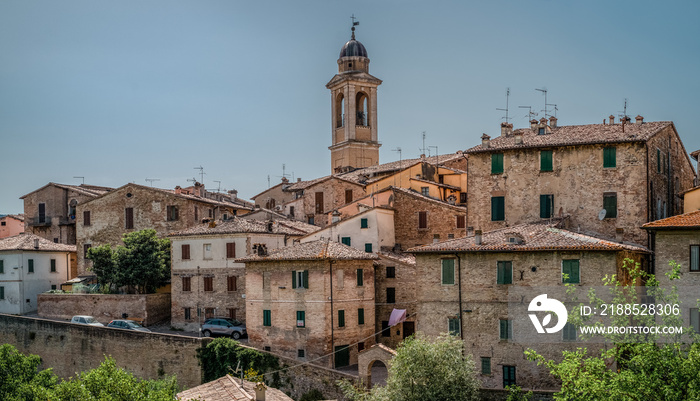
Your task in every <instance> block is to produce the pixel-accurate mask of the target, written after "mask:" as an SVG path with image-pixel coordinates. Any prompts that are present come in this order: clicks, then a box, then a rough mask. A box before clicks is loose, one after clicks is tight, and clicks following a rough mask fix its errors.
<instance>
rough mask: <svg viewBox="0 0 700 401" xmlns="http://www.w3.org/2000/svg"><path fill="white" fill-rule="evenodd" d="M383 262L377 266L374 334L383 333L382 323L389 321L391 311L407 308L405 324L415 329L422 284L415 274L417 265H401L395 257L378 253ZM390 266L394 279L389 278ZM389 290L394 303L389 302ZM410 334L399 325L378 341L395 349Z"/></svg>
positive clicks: (379, 336) (378, 337)
mask: <svg viewBox="0 0 700 401" xmlns="http://www.w3.org/2000/svg"><path fill="white" fill-rule="evenodd" d="M379 256H380V258H381V260H380V261H379V265H378V266H376V267H375V275H374V277H375V281H374V283H375V284H374V285H375V299H376V322H375V332H380V331H381V330H382V321H386V322H388V321H389V318H390V317H391V312H392V311H393V310H394V309H406V316H407V318H406V321H407V322H408V323H407V324H406V325H411V324H413V325H414V327H415V321H416V315H415V313H416V291H417V290H418V288H417V287H418V286H419V284H420V283H419V281H418V279H417V275H416V266H415V264H408V263H402V262H400V261H398V260H396V259H394V258H390V257H386V256H383V255H382V254H381V253H380V254H379ZM387 267H393V268H394V272H395V277H394V278H387V274H386V272H387ZM387 288H393V289H394V294H395V301H396V302H395V303H388V302H387ZM407 334H410V333H404V325H403V324H398V325H396V326H395V327H393V328H391V329H390V330H388V331H387V332H383V333H381V334H379V335H378V336H377V337H376V338H377V341H378V342H380V343H382V344H384V345H386V346H389V347H391V348H396V347H397V346H398V345H399V343H400V342H401V341H403V339H404V337H405V336H406V335H407Z"/></svg>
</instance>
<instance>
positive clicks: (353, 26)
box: [350, 14, 360, 40]
mask: <svg viewBox="0 0 700 401" xmlns="http://www.w3.org/2000/svg"><path fill="white" fill-rule="evenodd" d="M350 19H352V28H350V30H351V31H352V40H355V27H356V26H358V25H360V21H355V20H356V19H357V18H355V14H353V15H351V16H350Z"/></svg>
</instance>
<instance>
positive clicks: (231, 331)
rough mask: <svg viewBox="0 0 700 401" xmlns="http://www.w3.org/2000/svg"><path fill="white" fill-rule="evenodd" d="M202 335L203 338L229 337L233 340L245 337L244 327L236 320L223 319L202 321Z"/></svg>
mask: <svg viewBox="0 0 700 401" xmlns="http://www.w3.org/2000/svg"><path fill="white" fill-rule="evenodd" d="M202 334H203V335H204V337H211V336H213V335H219V336H230V337H232V338H233V339H234V340H238V339H239V338H241V337H245V336H246V334H247V333H246V330H245V325H244V324H243V323H241V322H239V321H238V320H236V319H229V318H223V317H217V318H211V319H207V320H205V321H204V324H203V325H202Z"/></svg>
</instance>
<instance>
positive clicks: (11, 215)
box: [0, 213, 24, 221]
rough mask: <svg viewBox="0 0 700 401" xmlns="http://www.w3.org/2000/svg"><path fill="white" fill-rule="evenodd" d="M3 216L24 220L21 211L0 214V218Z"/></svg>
mask: <svg viewBox="0 0 700 401" xmlns="http://www.w3.org/2000/svg"><path fill="white" fill-rule="evenodd" d="M5 217H11V218H13V219H15V220H19V221H24V214H22V213H20V214H6V215H2V216H0V218H5Z"/></svg>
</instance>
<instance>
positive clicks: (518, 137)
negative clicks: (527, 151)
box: [515, 131, 523, 145]
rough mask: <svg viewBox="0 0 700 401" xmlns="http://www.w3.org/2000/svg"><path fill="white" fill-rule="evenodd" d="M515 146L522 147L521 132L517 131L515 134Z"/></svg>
mask: <svg viewBox="0 0 700 401" xmlns="http://www.w3.org/2000/svg"><path fill="white" fill-rule="evenodd" d="M515 144H516V145H522V144H523V133H522V132H521V131H517V132H516V133H515Z"/></svg>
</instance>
